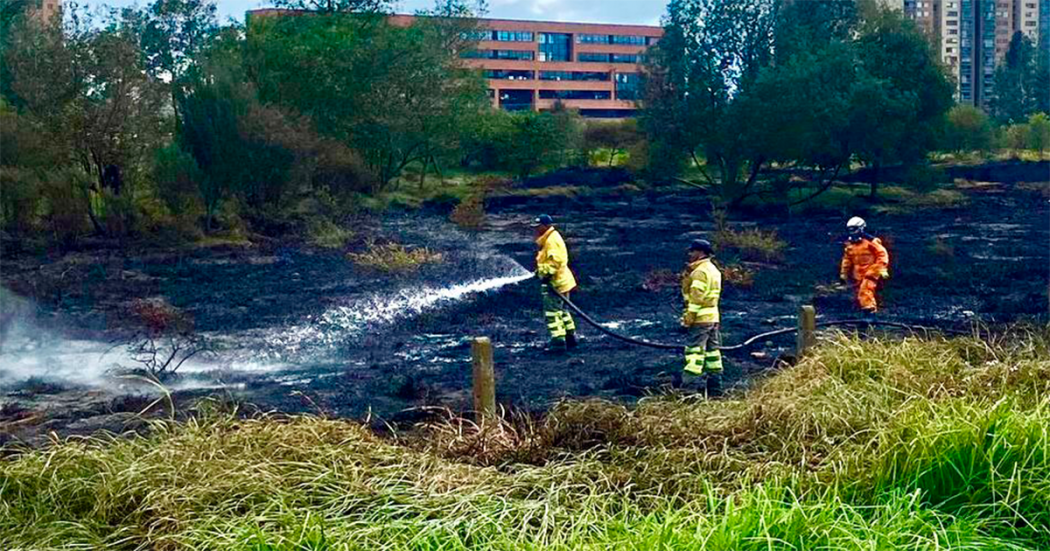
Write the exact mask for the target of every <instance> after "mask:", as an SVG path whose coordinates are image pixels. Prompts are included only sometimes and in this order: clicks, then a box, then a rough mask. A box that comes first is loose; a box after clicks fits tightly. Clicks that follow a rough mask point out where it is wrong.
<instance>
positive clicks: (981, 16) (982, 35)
mask: <svg viewBox="0 0 1050 551" xmlns="http://www.w3.org/2000/svg"><path fill="white" fill-rule="evenodd" d="M904 12H905V14H907V15H908V17H910V18H911V19H913V20H914V21H915V22H916V23H918V25H919V26H920V27H921V28H922V29H923V30H925V31H926V32H927V33H928V34H929V35H930V38H931V40H932V41H933V43H934V44H935V47H936V48H937V51H938V53H939V54H940V58H941V62H942V63H944V66H945V67H946V68H947V69H948V71H949V73H951V75H952V76H953V77H954V78H955V81H956V86H957V87H956V92H955V96H956V100H958V101H959V102H962V103H969V104H972V105H976V106H979V107H987V106H988V104H989V102H990V101H991V98H992V97H993V96H994V94H995V79H994V77H995V69H996V67H997V66H998V65H999V63H1001V62H1002V61H1003V59H1004V58H1005V57H1006V52H1007V51H1009V49H1010V41H1011V39H1012V38H1013V36H1014V34H1015V33H1018V32H1020V33H1024V34H1025V35H1027V36H1028V37H1029V38H1031V39H1032V41H1033V42H1034V43H1035V44H1036V45H1038V46H1039V47H1041V48H1044V49H1048V48H1050V0H905V1H904Z"/></svg>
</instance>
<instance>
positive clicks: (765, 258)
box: [712, 227, 787, 262]
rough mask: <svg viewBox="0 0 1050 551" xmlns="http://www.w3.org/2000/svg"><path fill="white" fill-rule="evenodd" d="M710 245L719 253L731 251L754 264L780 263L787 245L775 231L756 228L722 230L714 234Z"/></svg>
mask: <svg viewBox="0 0 1050 551" xmlns="http://www.w3.org/2000/svg"><path fill="white" fill-rule="evenodd" d="M712 243H713V244H714V246H715V248H717V249H718V250H720V251H732V252H734V253H736V254H737V255H738V256H739V257H740V259H741V260H751V261H756V262H777V261H780V260H782V259H783V257H784V252H785V251H786V250H787V243H786V242H784V241H783V240H781V239H780V238H779V237H777V232H776V231H775V230H769V231H763V230H760V229H758V228H751V229H746V230H734V229H732V228H728V227H726V228H722V229H720V230H718V231H717V232H715V235H714V239H712Z"/></svg>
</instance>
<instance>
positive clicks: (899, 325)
mask: <svg viewBox="0 0 1050 551" xmlns="http://www.w3.org/2000/svg"><path fill="white" fill-rule="evenodd" d="M545 285H548V284H546V283H545ZM548 287H549V289H550V290H551V292H552V293H554V294H555V295H557V297H558V298H560V299H561V300H562V302H564V303H565V305H566V306H568V307H569V309H570V310H572V311H573V312H575V313H576V315H578V316H580V318H582V319H583V320H584V321H586V322H587V324H588V325H591V326H592V327H594V328H595V329H597V330H598V331H601V332H602V333H604V334H606V335H608V336H610V337H612V338H614V339H618V340H621V341H623V342H626V343H629V344H633V345H637V346H647V347H649V348H656V349H659V350H676V351H680V352H682V351H685V348H686V347H685V345H682V344H667V343H660V342H652V341H647V340H644V339H637V338H634V337H629V336H627V335H621V334H620V333H617V332H616V331H613V330H612V329H609V328H608V327H605V326H604V325H602V324H600V323H598V322H597V321H596V320H595V319H594V318H592V317H591V316H590V315H588V314H587V312H584V311H583V310H581V309H580V307H579V306H576V304H575V303H573V302H572V301H571V300H569V297H567V296H565V295H563V294H561V293H559V292H558V290H557V289H555V288H554V287H553V286H551V285H548ZM860 325H867V326H881V327H894V328H897V329H907V330H910V331H925V332H931V331H934V332H941V333H948V334H952V335H969V334H970V333H967V332H965V331H957V330H954V329H944V328H931V327H925V326H922V325H910V324H906V323H898V322H892V321H881V320H865V319H846V320H832V321H820V322H817V324H816V326H817V327H834V326H860ZM797 331H798V328H796V327H790V328H785V329H777V330H774V331H767V332H765V333H759V334H758V335H755V336H753V337H750V338H749V339H747V340H745V341H744V342H742V343H740V344H736V345H733V346H720V347H718V348H719V350H723V351H731V350H741V349H743V348H747V347H748V346H751V345H752V344H754V343H756V342H759V341H763V340H765V339H768V338H772V337H776V336H779V335H788V334H791V333H795V332H797Z"/></svg>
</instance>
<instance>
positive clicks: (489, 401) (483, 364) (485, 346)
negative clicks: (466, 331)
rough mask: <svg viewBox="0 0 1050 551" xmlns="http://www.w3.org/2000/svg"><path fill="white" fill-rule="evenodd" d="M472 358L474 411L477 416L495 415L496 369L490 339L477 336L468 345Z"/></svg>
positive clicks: (481, 417) (489, 416)
mask: <svg viewBox="0 0 1050 551" xmlns="http://www.w3.org/2000/svg"><path fill="white" fill-rule="evenodd" d="M470 353H471V356H473V358H474V411H476V412H477V415H478V418H479V420H480V419H483V418H486V417H488V418H492V417H495V416H496V369H495V365H494V363H493V361H492V341H491V340H489V338H488V337H477V338H475V339H474V342H473V343H472V344H471V346H470Z"/></svg>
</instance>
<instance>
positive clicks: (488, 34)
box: [460, 31, 492, 42]
mask: <svg viewBox="0 0 1050 551" xmlns="http://www.w3.org/2000/svg"><path fill="white" fill-rule="evenodd" d="M460 36H462V37H463V40H471V41H473V42H478V41H480V40H492V31H468V32H465V33H461V34H460Z"/></svg>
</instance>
